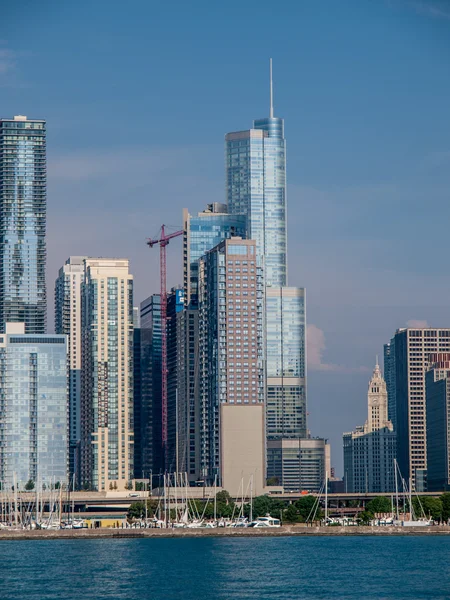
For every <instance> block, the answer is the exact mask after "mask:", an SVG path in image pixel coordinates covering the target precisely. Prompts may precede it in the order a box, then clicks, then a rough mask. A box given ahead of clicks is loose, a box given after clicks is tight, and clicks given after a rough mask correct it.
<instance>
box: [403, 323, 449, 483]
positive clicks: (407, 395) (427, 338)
mask: <svg viewBox="0 0 450 600" xmlns="http://www.w3.org/2000/svg"><path fill="white" fill-rule="evenodd" d="M393 341H394V349H395V354H394V356H395V358H394V360H395V411H396V432H397V460H398V465H399V468H400V471H401V474H402V477H403V478H404V479H405V480H406V481H408V480H409V478H411V480H412V484H413V488H414V489H415V490H416V491H424V490H426V475H427V448H426V405H425V373H426V371H427V370H428V367H429V357H430V354H439V353H446V352H450V329H433V328H424V329H421V328H408V329H399V330H397V332H396V333H395V335H394V339H393ZM391 344H392V342H391Z"/></svg>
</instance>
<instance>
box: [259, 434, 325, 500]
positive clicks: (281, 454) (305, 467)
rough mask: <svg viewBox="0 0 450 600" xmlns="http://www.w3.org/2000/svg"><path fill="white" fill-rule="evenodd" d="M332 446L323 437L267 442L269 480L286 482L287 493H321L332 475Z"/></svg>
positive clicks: (282, 439)
mask: <svg viewBox="0 0 450 600" xmlns="http://www.w3.org/2000/svg"><path fill="white" fill-rule="evenodd" d="M330 469H331V460H330V444H329V443H328V441H327V440H325V439H321V438H311V437H309V438H307V437H305V438H297V439H295V438H291V439H287V438H280V439H269V440H268V441H267V478H268V479H271V480H274V481H276V482H277V484H281V482H283V488H284V490H285V491H286V492H298V491H308V492H320V490H321V489H322V486H323V485H324V482H325V477H326V474H327V473H328V476H329V475H330Z"/></svg>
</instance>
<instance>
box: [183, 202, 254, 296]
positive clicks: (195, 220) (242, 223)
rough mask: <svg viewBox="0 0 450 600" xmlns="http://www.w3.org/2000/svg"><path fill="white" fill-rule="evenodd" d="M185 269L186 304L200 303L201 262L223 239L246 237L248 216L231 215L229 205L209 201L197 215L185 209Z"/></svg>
mask: <svg viewBox="0 0 450 600" xmlns="http://www.w3.org/2000/svg"><path fill="white" fill-rule="evenodd" d="M183 223H184V226H183V229H184V233H183V271H184V295H185V306H186V307H188V306H189V307H191V308H193V307H196V306H197V305H198V261H199V259H200V258H201V257H202V256H203V255H204V254H206V252H208V251H209V250H212V249H213V248H215V247H216V246H217V244H219V243H220V242H221V241H222V240H225V239H229V238H230V237H233V236H238V237H242V238H245V237H246V232H247V219H246V217H245V215H231V214H228V211H227V207H226V205H225V204H221V203H219V202H214V203H212V204H208V205H207V206H206V208H205V210H204V211H202V212H199V213H198V214H197V216H196V217H194V216H191V215H190V214H189V212H188V210H187V209H186V208H185V209H184V210H183Z"/></svg>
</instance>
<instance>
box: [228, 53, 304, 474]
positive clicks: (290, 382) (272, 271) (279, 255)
mask: <svg viewBox="0 0 450 600" xmlns="http://www.w3.org/2000/svg"><path fill="white" fill-rule="evenodd" d="M225 154H226V157H225V164H226V195H227V205H228V211H229V212H230V213H232V214H235V215H245V217H246V219H247V238H248V239H253V240H255V241H256V252H257V261H258V266H260V267H262V268H263V270H264V284H265V286H266V287H265V296H266V298H265V323H264V331H263V337H264V340H265V341H264V344H265V345H266V349H267V390H266V392H265V395H266V399H267V405H266V406H267V411H266V436H267V440H268V442H269V440H271V441H274V440H278V443H277V444H275V443H271V444H269V443H268V445H267V449H268V453H269V454H270V453H271V452H274V453H275V454H276V456H279V454H280V453H281V456H282V458H281V460H280V461H278V460H275V459H274V460H272V458H271V457H269V455H268V457H267V459H268V464H269V463H270V464H271V465H272V466H274V465H279V466H280V468H279V470H278V471H277V475H276V476H277V478H278V479H279V480H280V483H281V484H283V483H285V482H284V481H283V473H286V472H287V469H285V468H282V466H281V465H282V464H283V462H284V458H283V454H284V453H285V459H286V461H287V462H286V465H287V463H289V461H290V460H291V450H290V446H289V444H285V443H282V440H283V439H286V440H289V439H297V440H298V439H299V438H300V437H305V436H306V435H307V424H306V364H305V356H306V336H305V327H306V321H305V290H304V289H303V288H293V287H289V288H288V287H286V286H287V284H288V279H287V227H286V225H287V223H286V141H285V138H284V121H283V119H280V118H278V117H275V116H274V110H273V86H272V61H271V63H270V112H269V117H267V118H263V119H256V120H255V121H254V122H253V129H250V130H247V131H237V132H234V133H228V134H227V135H226V136H225ZM297 480H298V478H297Z"/></svg>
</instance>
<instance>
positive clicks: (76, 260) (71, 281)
mask: <svg viewBox="0 0 450 600" xmlns="http://www.w3.org/2000/svg"><path fill="white" fill-rule="evenodd" d="M85 258H86V257H85V256H70V257H69V258H68V259H67V260H66V262H65V264H64V265H63V266H62V267H61V268H60V270H59V274H58V278H57V279H56V282H55V331H56V333H57V334H63V335H66V336H67V361H68V369H69V478H70V481H71V484H72V485H73V476H74V475H75V486H76V487H79V486H80V483H81V472H80V440H81V285H82V283H83V281H84V260H85Z"/></svg>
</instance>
